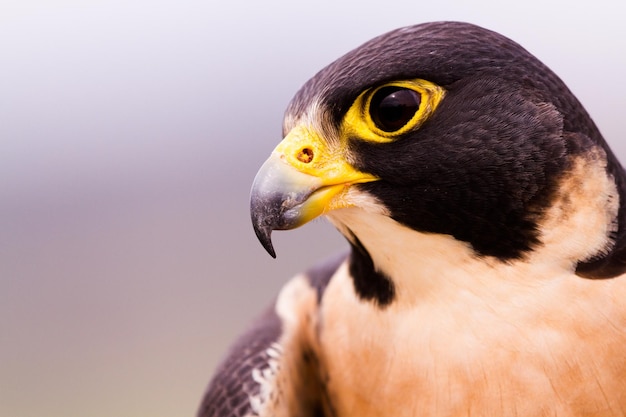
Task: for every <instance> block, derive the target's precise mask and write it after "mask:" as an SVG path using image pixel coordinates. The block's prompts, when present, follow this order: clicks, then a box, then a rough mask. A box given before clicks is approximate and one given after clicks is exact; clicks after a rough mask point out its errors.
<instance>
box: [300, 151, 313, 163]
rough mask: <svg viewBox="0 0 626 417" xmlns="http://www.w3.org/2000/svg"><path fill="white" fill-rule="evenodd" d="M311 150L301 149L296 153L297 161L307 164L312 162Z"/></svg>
mask: <svg viewBox="0 0 626 417" xmlns="http://www.w3.org/2000/svg"><path fill="white" fill-rule="evenodd" d="M313 156H314V155H313V149H311V148H302V149H301V150H300V152H298V156H297V158H298V161H300V162H302V163H304V164H308V163H310V162H311V161H313Z"/></svg>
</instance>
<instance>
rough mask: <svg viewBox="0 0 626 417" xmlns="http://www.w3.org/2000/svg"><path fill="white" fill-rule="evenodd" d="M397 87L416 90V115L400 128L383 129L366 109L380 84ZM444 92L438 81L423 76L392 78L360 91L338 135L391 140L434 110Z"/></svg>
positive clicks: (410, 128)
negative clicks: (417, 104)
mask: <svg viewBox="0 0 626 417" xmlns="http://www.w3.org/2000/svg"><path fill="white" fill-rule="evenodd" d="M386 87H400V88H407V89H410V90H413V91H415V92H417V93H418V94H419V95H420V98H421V101H420V105H419V109H418V110H417V112H415V115H414V116H413V117H412V118H411V119H410V120H409V121H408V122H407V123H406V124H405V125H404V126H402V127H401V128H400V129H398V130H395V131H393V132H386V131H383V130H381V129H379V128H378V127H377V126H376V124H375V123H374V121H373V120H372V117H371V115H370V112H369V107H370V103H371V101H372V97H373V96H374V94H376V92H377V91H379V90H380V89H381V88H386ZM444 95H445V90H444V89H443V88H442V87H440V86H438V85H437V84H434V83H431V82H430V81H426V80H422V79H414V80H404V81H393V82H389V83H386V84H383V85H380V86H377V87H375V88H370V89H368V90H365V91H364V92H363V93H361V94H360V95H359V96H358V97H357V98H356V100H355V101H354V103H353V104H352V106H351V107H350V109H349V110H348V112H347V113H346V115H345V117H344V118H343V122H342V124H341V137H344V138H345V137H349V136H353V137H358V138H361V139H363V140H367V141H371V142H379V143H389V142H393V141H394V140H395V139H397V138H398V137H400V136H401V135H403V134H405V133H407V132H409V131H411V130H414V129H417V128H419V127H420V126H421V125H422V123H424V122H425V121H426V120H428V118H429V117H430V116H431V115H432V113H433V112H434V111H435V109H436V108H437V106H438V105H439V103H440V102H441V100H442V99H443V97H444Z"/></svg>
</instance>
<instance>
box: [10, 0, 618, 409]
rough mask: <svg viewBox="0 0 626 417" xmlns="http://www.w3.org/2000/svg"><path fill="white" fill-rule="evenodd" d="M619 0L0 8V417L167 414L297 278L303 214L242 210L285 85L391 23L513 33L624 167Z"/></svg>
mask: <svg viewBox="0 0 626 417" xmlns="http://www.w3.org/2000/svg"><path fill="white" fill-rule="evenodd" d="M622 7H623V6H621V5H620V4H619V3H618V2H616V1H615V2H608V1H607V2H603V1H594V2H582V1H561V2H558V1H556V2H549V1H545V0H544V1H525V2H513V3H508V2H504V1H500V0H482V1H473V2H463V1H450V0H448V1H445V0H437V1H402V2H383V1H380V0H379V1H376V2H374V1H364V0H359V1H356V0H355V1H345V2H341V1H338V0H334V1H327V0H316V1H314V2H313V1H311V2H295V1H280V0H266V1H263V2H253V1H249V2H242V1H230V2H223V1H220V2H217V1H214V0H209V1H208V2H207V1H192V0H176V1H174V0H150V1H148V0H106V1H105V0H102V1H98V0H94V1H79V0H75V1H73V0H59V1H52V0H15V1H13V2H11V1H6V0H0V415H1V416H13V417H30V416H41V415H45V416H49V417H50V416H54V417H85V416H89V417H105V416H106V417H109V416H116V417H131V416H152V417H160V416H163V417H165V416H185V415H193V414H194V413H195V411H196V408H197V406H198V403H199V401H200V398H201V396H202V392H203V390H204V388H205V386H206V383H207V381H208V379H209V376H210V374H211V372H212V370H213V369H214V367H215V365H216V364H217V361H218V360H219V358H220V357H221V356H222V355H223V354H224V352H225V350H226V349H227V346H228V344H229V343H230V342H232V340H233V339H234V338H235V336H236V335H237V334H238V333H240V332H241V331H242V329H243V328H244V327H245V326H246V324H247V323H248V322H249V321H250V319H251V318H252V317H253V316H254V314H255V313H256V312H257V311H259V310H260V309H261V308H263V306H264V305H266V304H267V303H268V302H269V301H270V300H271V299H272V298H273V297H274V295H275V294H276V292H277V290H278V289H279V288H280V286H281V284H282V283H284V282H285V281H286V280H287V279H288V278H289V277H291V276H292V275H293V274H295V273H296V272H298V271H300V270H302V269H304V268H306V267H307V266H310V265H311V264H312V263H313V262H314V260H316V259H320V258H323V257H325V256H327V255H329V254H331V253H333V252H335V251H336V250H339V249H341V248H343V247H344V246H345V245H344V243H343V240H342V239H341V238H340V237H339V235H338V234H337V233H335V232H334V230H332V229H331V228H330V226H328V225H327V224H326V223H325V221H323V220H319V221H316V222H313V223H312V224H309V225H307V226H305V227H304V228H302V229H299V230H296V231H293V232H291V233H275V246H276V249H277V252H278V259H277V260H272V259H271V258H270V257H269V256H268V255H267V254H266V253H265V252H264V251H263V249H262V248H261V246H260V245H259V244H258V243H257V242H256V238H255V236H254V233H253V231H252V228H251V226H250V221H249V217H248V191H249V187H250V184H251V182H252V179H253V177H254V174H255V172H256V170H257V169H258V167H259V166H260V165H261V163H262V162H263V160H264V159H265V158H266V157H267V156H268V155H269V153H270V151H271V149H272V148H273V147H274V146H275V144H276V143H278V141H279V140H280V139H281V136H280V133H281V119H282V114H283V109H284V108H285V106H286V104H287V103H288V101H289V99H290V98H291V96H292V94H293V93H295V91H296V90H297V89H298V88H299V87H300V85H301V84H302V83H303V82H305V81H306V80H307V79H308V78H309V77H311V76H312V75H313V74H314V73H315V72H316V71H317V70H319V69H321V68H322V67H323V66H325V65H326V64H328V63H330V62H331V61H332V60H333V59H335V58H337V57H339V56H340V55H341V54H343V53H345V52H347V51H348V50H350V49H352V48H354V47H356V46H358V45H360V44H361V43H363V42H364V41H366V40H368V39H369V38H371V37H373V36H375V35H378V34H380V33H383V32H385V31H388V30H391V29H393V28H396V27H399V26H404V25H409V24H413V23H419V22H425V21H432V20H464V21H470V22H474V23H478V24H481V25H483V26H486V27H488V28H491V29H494V30H496V31H499V32H501V33H504V34H506V35H507V36H509V37H512V38H513V39H515V40H517V41H518V42H520V43H521V44H522V45H524V46H525V47H526V48H527V49H529V50H530V51H531V52H533V53H534V54H536V55H537V56H538V57H539V58H540V59H542V60H543V61H544V62H546V63H547V64H548V65H549V66H550V67H552V68H553V69H554V70H555V71H556V72H557V73H558V74H559V75H560V76H561V77H562V78H563V79H564V80H565V81H566V83H568V85H569V86H570V87H571V89H572V90H573V91H574V92H575V93H576V94H577V95H578V97H579V98H580V99H581V101H582V102H583V103H585V105H586V107H587V109H588V110H589V111H590V113H591V114H592V116H593V117H594V119H595V120H596V122H597V123H598V125H599V126H600V128H601V130H602V131H603V133H604V135H605V137H606V138H607V139H608V141H609V142H610V143H612V145H613V147H614V148H615V149H616V151H617V153H618V154H619V155H621V156H622V159H624V160H626V145H625V144H624V142H623V139H624V137H623V135H624V132H625V131H626V130H625V129H624V127H623V120H624V111H625V109H626V81H625V80H624V75H625V74H626V25H624V23H623V15H624V12H623V8H622Z"/></svg>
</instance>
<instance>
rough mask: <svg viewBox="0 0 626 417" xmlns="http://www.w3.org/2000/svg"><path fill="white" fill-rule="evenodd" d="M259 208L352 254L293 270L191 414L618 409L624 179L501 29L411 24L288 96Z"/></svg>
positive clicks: (273, 220)
mask: <svg viewBox="0 0 626 417" xmlns="http://www.w3.org/2000/svg"><path fill="white" fill-rule="evenodd" d="M283 131H284V139H283V140H282V142H280V143H279V144H278V146H277V147H276V148H275V149H274V151H273V152H272V153H271V155H270V156H269V159H267V161H266V162H265V163H264V164H263V166H262V167H261V168H260V170H259V172H258V174H257V176H256V178H255V180H254V183H253V186H252V191H251V203H250V208H251V215H252V223H253V226H254V230H255V232H256V235H257V237H258V238H259V240H260V242H261V244H262V245H263V246H264V247H265V249H266V250H267V251H268V252H269V253H270V254H271V255H272V256H275V252H274V248H273V246H272V242H271V233H272V231H273V230H287V229H292V228H295V227H297V226H300V225H302V224H304V223H306V222H308V221H310V220H311V219H313V218H315V217H317V216H321V215H323V216H325V217H326V218H328V219H329V220H330V222H331V223H332V224H333V225H334V226H335V227H336V228H337V230H338V231H339V232H340V233H341V234H342V235H343V236H345V238H346V239H347V241H348V242H349V245H350V251H349V253H347V254H342V255H340V256H338V257H336V258H334V259H331V260H329V261H327V262H326V263H324V264H321V265H319V266H317V267H314V268H312V269H310V270H309V271H307V272H304V273H302V274H300V275H298V276H296V277H294V278H293V279H291V280H290V281H289V282H288V283H287V284H286V285H285V286H284V287H283V289H282V290H281V291H280V293H279V295H278V297H277V299H276V301H275V302H274V303H273V304H272V305H271V306H270V307H269V308H268V310H267V311H266V312H265V313H263V314H262V315H260V317H259V318H258V320H257V321H256V322H255V323H254V324H253V325H252V326H251V327H250V329H249V330H248V331H247V332H246V333H245V334H244V335H243V336H242V337H241V338H240V339H239V340H238V341H237V342H236V343H235V344H234V345H233V346H232V348H231V350H230V351H229V353H228V354H227V356H226V357H225V359H224V361H223V362H222V364H221V365H220V366H219V367H218V369H217V371H216V373H215V375H214V376H213V378H212V380H211V381H210V383H209V386H208V390H207V393H206V395H205V397H204V401H203V403H202V405H201V407H200V410H199V416H201V417H226V416H262V417H268V416H276V417H278V416H285V417H321V416H323V417H374V416H393V417H405V416H406V417H408V416H419V417H425V416H433V417H434V416H437V417H441V416H450V417H456V416H470V415H472V416H473V415H477V416H498V417H506V416H624V415H626V276H625V275H624V274H625V273H626V204H624V203H623V202H624V198H625V197H626V181H625V180H626V176H625V173H624V170H623V168H622V167H621V165H620V163H619V161H618V160H617V158H616V156H615V155H614V153H613V152H612V151H611V149H610V148H609V147H608V145H607V143H606V142H605V140H604V139H603V137H602V135H601V134H600V131H599V130H598V128H597V127H596V125H595V124H594V122H593V121H592V120H591V118H590V116H589V114H588V113H587V112H586V111H585V109H584V108H583V106H582V105H581V104H580V102H579V101H578V100H577V99H576V98H575V97H574V95H573V94H572V92H571V91H570V90H569V89H568V88H567V87H566V86H565V84H564V83H563V81H561V80H560V79H559V78H558V77H557V76H556V75H555V74H554V73H553V72H552V71H551V70H550V69H548V68H547V67H546V66H545V65H544V64H542V63H541V62H540V61H539V60H538V59H537V58H535V57H534V56H533V55H531V54H530V53H529V52H527V51H526V50H525V49H523V48H522V47H521V46H519V45H518V44H516V43H515V42H513V41H511V40H509V39H507V38H506V37H504V36H502V35H499V34H497V33H494V32H492V31H489V30H486V29H483V28H480V27H477V26H474V25H471V24H467V23H459V22H437V23H427V24H420V25H416V26H411V27H405V28H401V29H397V30H394V31H392V32H389V33H386V34H384V35H382V36H379V37H377V38H374V39H372V40H371V41H369V42H367V43H365V44H363V45H362V46H360V47H358V48H357V49H355V50H353V51H351V52H349V53H347V54H346V55H344V56H343V57H341V58H339V59H338V60H337V61H335V62H333V63H332V64H330V65H329V66H327V67H326V68H324V69H322V70H321V71H320V72H319V73H318V74H317V75H315V76H314V77H313V78H312V79H311V80H309V81H308V82H306V83H305V84H304V86H303V87H302V88H301V89H300V90H299V91H298V92H297V93H296V95H295V97H294V98H293V100H292V101H291V103H290V104H289V106H288V108H287V111H286V115H285V119H284V125H283Z"/></svg>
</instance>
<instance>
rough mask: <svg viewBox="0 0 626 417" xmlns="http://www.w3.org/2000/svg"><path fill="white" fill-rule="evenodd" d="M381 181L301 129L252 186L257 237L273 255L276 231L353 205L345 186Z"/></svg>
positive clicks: (289, 137)
mask: <svg viewBox="0 0 626 417" xmlns="http://www.w3.org/2000/svg"><path fill="white" fill-rule="evenodd" d="M377 179H378V178H376V177H374V176H372V175H370V174H366V173H363V172H360V171H358V170H356V169H355V168H354V167H352V166H351V165H350V164H348V162H347V161H346V160H345V155H343V153H342V152H340V151H337V150H330V149H329V148H328V145H327V144H326V142H325V141H323V140H322V139H321V137H320V135H318V134H317V133H316V132H314V131H313V130H312V129H310V128H307V127H297V128H295V129H293V130H292V131H291V132H289V134H288V135H287V136H286V137H285V139H283V141H282V142H281V143H280V144H279V145H278V146H277V147H276V149H275V150H274V151H273V152H272V154H271V156H270V157H269V158H268V159H267V161H265V163H264V164H263V166H261V169H260V170H259V172H258V173H257V175H256V177H255V179H254V183H253V184H252V191H251V193H250V214H251V217H252V225H253V226H254V231H255V233H256V235H257V238H258V239H259V241H260V242H261V244H262V245H263V247H264V248H265V250H266V251H267V252H268V253H269V254H270V255H271V256H272V257H273V258H275V257H276V252H275V251H274V247H273V245H272V240H271V234H272V231H273V230H288V229H293V228H296V227H298V226H301V225H303V224H305V223H307V222H309V221H311V220H313V219H314V218H316V217H317V216H319V215H321V214H324V213H326V212H328V211H331V210H335V209H338V208H344V207H349V206H350V204H349V202H348V201H347V199H344V198H342V197H343V196H344V195H345V192H346V190H347V189H348V188H349V187H350V186H351V185H352V184H356V183H363V182H370V181H375V180H377Z"/></svg>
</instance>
